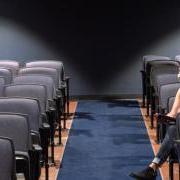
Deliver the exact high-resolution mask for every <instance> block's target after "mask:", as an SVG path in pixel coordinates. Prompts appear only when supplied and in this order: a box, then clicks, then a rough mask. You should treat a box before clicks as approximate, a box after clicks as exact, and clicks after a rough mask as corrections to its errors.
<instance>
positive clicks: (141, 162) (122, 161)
mask: <svg viewBox="0 0 180 180" xmlns="http://www.w3.org/2000/svg"><path fill="white" fill-rule="evenodd" d="M99 159H100V160H107V161H109V160H111V161H112V167H113V169H121V168H124V167H127V166H147V162H149V161H151V160H152V157H151V156H140V155H137V156H112V157H103V158H99Z"/></svg>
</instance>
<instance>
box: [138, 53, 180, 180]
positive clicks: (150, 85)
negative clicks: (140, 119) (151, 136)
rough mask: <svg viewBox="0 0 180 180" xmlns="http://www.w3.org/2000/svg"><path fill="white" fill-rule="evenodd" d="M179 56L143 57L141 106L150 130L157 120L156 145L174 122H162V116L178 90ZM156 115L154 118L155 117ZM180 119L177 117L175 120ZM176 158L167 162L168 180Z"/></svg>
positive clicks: (169, 107) (171, 174)
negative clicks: (143, 108)
mask: <svg viewBox="0 0 180 180" xmlns="http://www.w3.org/2000/svg"><path fill="white" fill-rule="evenodd" d="M179 70H180V56H176V57H175V58H171V57H166V56H157V55H146V56H144V57H143V68H142V70H141V74H142V92H143V94H142V97H143V98H142V99H143V103H142V106H143V107H146V110H147V116H150V120H151V128H155V127H154V119H155V117H156V119H157V126H156V137H157V143H161V142H162V140H163V138H164V135H165V132H166V129H167V127H168V126H169V125H170V124H173V123H175V122H164V121H162V119H161V117H162V114H166V113H168V112H169V111H170V110H171V108H172V105H173V103H174V99H175V96H176V93H177V91H178V89H179V88H180V79H179ZM155 114H156V116H155ZM179 118H180V117H179V116H177V119H179ZM176 161H177V159H176V158H172V157H171V158H170V160H169V179H173V163H174V162H176Z"/></svg>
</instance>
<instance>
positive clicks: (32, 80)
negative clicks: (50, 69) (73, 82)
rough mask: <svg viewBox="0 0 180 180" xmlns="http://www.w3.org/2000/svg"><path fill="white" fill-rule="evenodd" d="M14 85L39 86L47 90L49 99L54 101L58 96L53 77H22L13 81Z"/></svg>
mask: <svg viewBox="0 0 180 180" xmlns="http://www.w3.org/2000/svg"><path fill="white" fill-rule="evenodd" d="M13 84H39V85H44V86H45V87H46V89H47V96H48V99H50V100H52V99H53V98H55V96H56V91H55V84H54V81H53V79H52V78H51V77H48V76H42V75H21V76H17V77H15V78H14V80H13Z"/></svg>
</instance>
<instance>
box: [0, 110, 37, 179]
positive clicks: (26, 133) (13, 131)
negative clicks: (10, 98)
mask: <svg viewBox="0 0 180 180" xmlns="http://www.w3.org/2000/svg"><path fill="white" fill-rule="evenodd" d="M0 136H5V137H8V138H10V139H12V140H13V142H14V147H15V156H16V171H17V172H23V173H24V175H25V177H26V179H32V178H33V177H34V176H35V174H36V173H37V172H36V168H35V167H37V164H38V163H39V156H38V153H37V154H36V152H38V149H37V147H36V146H33V145H32V142H31V136H30V129H29V123H28V119H27V116H26V115H23V114H14V113H11V114H10V113H0Z"/></svg>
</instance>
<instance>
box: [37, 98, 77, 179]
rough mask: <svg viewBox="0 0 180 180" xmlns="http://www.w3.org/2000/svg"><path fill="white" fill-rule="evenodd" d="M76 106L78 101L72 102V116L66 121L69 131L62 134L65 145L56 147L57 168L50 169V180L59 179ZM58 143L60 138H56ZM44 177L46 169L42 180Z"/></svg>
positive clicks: (42, 173) (42, 174)
mask: <svg viewBox="0 0 180 180" xmlns="http://www.w3.org/2000/svg"><path fill="white" fill-rule="evenodd" d="M76 106H77V102H76V101H71V102H70V113H71V114H72V116H70V117H69V118H68V119H67V121H66V122H67V129H66V130H63V132H62V144H63V145H61V146H60V145H57V146H56V147H55V166H52V167H50V168H49V180H55V179H56V178H57V174H58V171H59V167H60V163H61V160H62V157H63V154H64V149H65V146H66V142H67V138H68V134H69V129H70V128H71V125H72V121H73V117H74V113H75V110H76ZM57 141H58V137H55V142H56V143H57ZM44 175H45V173H44V168H42V171H41V177H40V180H45V176H44Z"/></svg>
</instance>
